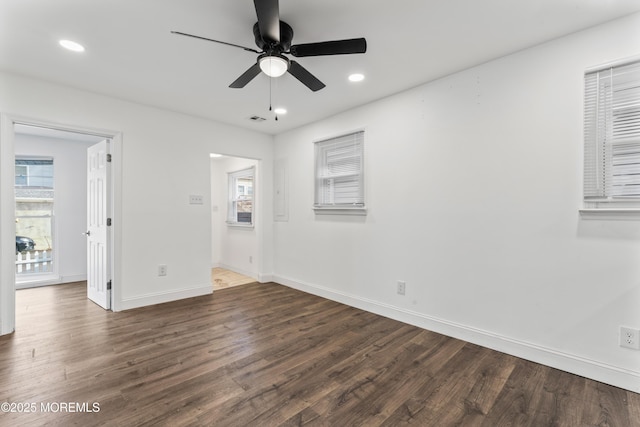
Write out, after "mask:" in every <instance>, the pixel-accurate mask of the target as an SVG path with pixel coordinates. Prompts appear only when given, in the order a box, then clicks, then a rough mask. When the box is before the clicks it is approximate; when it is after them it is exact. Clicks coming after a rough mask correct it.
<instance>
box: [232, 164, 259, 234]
mask: <svg viewBox="0 0 640 427" xmlns="http://www.w3.org/2000/svg"><path fill="white" fill-rule="evenodd" d="M228 181H229V193H228V194H229V196H228V207H227V224H229V225H234V226H246V227H250V226H253V223H254V218H253V211H254V209H253V197H254V191H253V190H254V188H255V168H253V167H251V168H248V169H243V170H239V171H236V172H229V173H228Z"/></svg>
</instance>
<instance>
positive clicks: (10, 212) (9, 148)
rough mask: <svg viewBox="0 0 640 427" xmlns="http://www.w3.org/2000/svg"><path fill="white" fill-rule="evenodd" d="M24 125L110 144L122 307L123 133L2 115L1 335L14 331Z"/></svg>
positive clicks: (115, 306) (114, 272)
mask: <svg viewBox="0 0 640 427" xmlns="http://www.w3.org/2000/svg"><path fill="white" fill-rule="evenodd" d="M15 124H24V125H30V126H39V127H44V128H50V129H57V130H62V131H68V132H76V133H86V134H90V135H96V136H100V137H104V138H108V139H110V140H111V158H112V163H111V179H110V182H109V183H108V184H109V186H110V189H109V191H110V192H111V201H112V203H111V212H110V213H109V215H110V217H111V218H112V224H113V225H112V226H111V228H110V233H111V248H110V251H109V252H110V253H109V256H110V257H111V263H110V264H111V278H112V286H111V309H112V310H113V311H119V310H120V306H121V288H120V283H121V281H120V279H121V262H120V260H121V253H122V227H120V225H121V224H122V203H121V198H122V132H120V131H112V130H105V129H96V128H88V127H84V126H78V125H74V124H62V123H55V122H51V121H47V120H42V119H37V118H31V117H20V116H15V115H11V114H7V113H0V236H2V237H1V238H0V335H4V334H9V333H12V332H13V331H14V330H15V312H16V311H15V305H16V301H15V285H16V283H15V282H16V281H15V250H14V249H15V248H14V247H13V244H12V238H8V237H6V236H12V235H14V234H15V197H14V191H13V188H14V182H13V180H14V167H15V149H14V125H15Z"/></svg>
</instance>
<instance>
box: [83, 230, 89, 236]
mask: <svg viewBox="0 0 640 427" xmlns="http://www.w3.org/2000/svg"><path fill="white" fill-rule="evenodd" d="M82 235H83V236H91V231H87V232H86V233H82Z"/></svg>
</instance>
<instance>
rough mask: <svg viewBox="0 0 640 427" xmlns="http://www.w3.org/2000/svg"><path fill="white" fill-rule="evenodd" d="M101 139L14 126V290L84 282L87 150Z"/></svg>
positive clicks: (93, 136) (34, 127)
mask: <svg viewBox="0 0 640 427" xmlns="http://www.w3.org/2000/svg"><path fill="white" fill-rule="evenodd" d="M102 139H104V137H101V136H96V135H90V134H86V133H78V132H71V131H63V130H59V129H54V128H49V127H42V126H34V125H27V124H20V123H17V124H15V125H14V152H15V180H14V185H15V187H14V191H15V206H16V210H15V228H16V268H15V271H16V289H22V288H28V287H36V286H45V285H55V284H62V283H70V282H77V281H84V280H86V278H87V262H86V238H85V237H84V236H83V234H82V233H83V232H85V231H86V218H87V214H86V209H87V160H86V159H87V154H86V153H87V149H88V148H89V147H90V146H92V145H94V144H95V143H97V142H98V141H100V140H102Z"/></svg>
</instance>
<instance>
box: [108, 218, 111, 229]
mask: <svg viewBox="0 0 640 427" xmlns="http://www.w3.org/2000/svg"><path fill="white" fill-rule="evenodd" d="M107 227H111V218H107Z"/></svg>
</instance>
